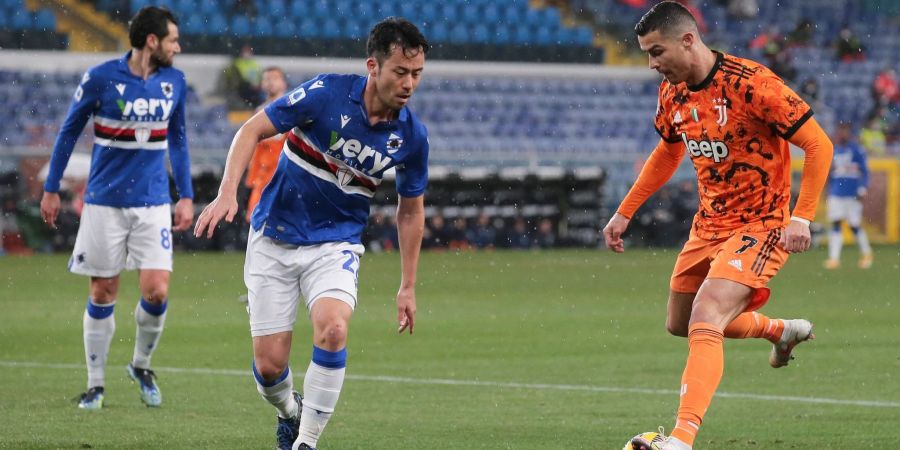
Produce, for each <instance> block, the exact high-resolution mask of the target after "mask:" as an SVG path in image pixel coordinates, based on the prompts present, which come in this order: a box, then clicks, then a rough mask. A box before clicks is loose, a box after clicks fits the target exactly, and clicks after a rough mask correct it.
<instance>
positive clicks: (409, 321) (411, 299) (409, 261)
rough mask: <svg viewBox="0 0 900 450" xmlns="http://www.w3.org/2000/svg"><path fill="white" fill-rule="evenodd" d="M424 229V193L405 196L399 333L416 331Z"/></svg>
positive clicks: (400, 219)
mask: <svg viewBox="0 0 900 450" xmlns="http://www.w3.org/2000/svg"><path fill="white" fill-rule="evenodd" d="M424 232H425V196H424V195H420V196H418V197H403V196H400V202H399V204H398V205H397V237H398V239H399V241H400V270H401V275H400V290H399V291H398V292H397V323H398V324H399V328H398V329H397V331H398V332H400V333H402V332H403V330H405V329H407V328H409V333H410V334H412V332H413V325H414V322H415V317H416V271H417V269H418V267H419V252H420V250H421V247H422V234H423V233H424Z"/></svg>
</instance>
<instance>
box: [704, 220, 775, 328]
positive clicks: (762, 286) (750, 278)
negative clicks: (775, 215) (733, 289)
mask: <svg viewBox="0 0 900 450" xmlns="http://www.w3.org/2000/svg"><path fill="white" fill-rule="evenodd" d="M780 239H781V229H774V230H770V231H762V232H748V233H737V234H735V235H733V236H731V237H730V238H729V239H728V240H727V241H726V242H725V243H724V244H723V245H722V246H721V247H720V248H719V249H718V251H717V252H716V256H715V257H714V258H713V261H712V263H711V264H710V269H709V275H708V278H710V279H724V280H730V281H733V282H735V283H738V284H741V285H744V286H747V287H748V288H749V289H750V291H751V297H750V302H749V304H748V305H747V306H746V310H747V311H754V310H756V309H759V308H760V307H762V306H763V305H764V304H765V302H766V301H768V298H769V295H768V294H769V289H768V287H767V286H768V284H769V280H771V279H772V277H774V276H775V274H777V273H778V271H779V270H781V268H782V267H784V264H785V262H787V259H788V253H787V252H786V251H785V250H784V249H783V248H782V247H781V245H780V244H779V241H780Z"/></svg>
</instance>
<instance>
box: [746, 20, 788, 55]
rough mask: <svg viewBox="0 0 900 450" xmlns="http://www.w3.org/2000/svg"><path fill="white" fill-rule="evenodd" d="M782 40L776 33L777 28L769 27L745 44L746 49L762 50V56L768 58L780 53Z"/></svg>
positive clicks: (774, 26)
mask: <svg viewBox="0 0 900 450" xmlns="http://www.w3.org/2000/svg"><path fill="white" fill-rule="evenodd" d="M783 40H784V38H783V37H782V36H781V33H780V32H779V31H778V26H776V25H771V26H769V27H768V28H766V29H765V30H764V31H763V32H762V33H760V34H759V35H757V36H756V37H755V38H753V39H752V40H750V42H749V43H747V47H749V48H750V50H762V51H763V54H765V55H766V56H769V55H774V54H775V53H778V52H780V51H781V43H782V41H783Z"/></svg>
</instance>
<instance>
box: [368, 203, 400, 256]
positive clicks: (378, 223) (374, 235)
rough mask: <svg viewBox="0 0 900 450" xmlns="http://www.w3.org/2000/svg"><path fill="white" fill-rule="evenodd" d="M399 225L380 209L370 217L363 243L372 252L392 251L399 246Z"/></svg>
mask: <svg viewBox="0 0 900 450" xmlns="http://www.w3.org/2000/svg"><path fill="white" fill-rule="evenodd" d="M397 242H398V239H397V227H396V225H395V224H394V221H393V220H392V219H391V217H389V216H385V215H384V213H382V212H380V211H375V212H373V213H372V214H371V215H370V217H369V225H368V226H367V227H366V229H365V231H364V232H363V245H365V246H366V248H367V249H369V250H370V251H372V252H375V253H380V252H391V251H394V249H396V248H397Z"/></svg>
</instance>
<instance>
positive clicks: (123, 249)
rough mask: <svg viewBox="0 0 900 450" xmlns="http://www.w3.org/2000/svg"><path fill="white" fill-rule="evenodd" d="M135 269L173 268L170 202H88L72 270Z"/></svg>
mask: <svg viewBox="0 0 900 450" xmlns="http://www.w3.org/2000/svg"><path fill="white" fill-rule="evenodd" d="M133 269H140V270H168V271H169V272H171V271H172V213H171V208H170V206H169V205H168V204H166V205H156V206H142V207H137V208H114V207H111V206H102V205H92V204H90V203H85V205H84V209H83V210H82V211H81V223H80V225H79V226H78V236H77V237H76V238H75V249H74V250H73V251H72V258H71V259H69V271H70V272H72V273H76V274H79V275H88V276H92V277H103V278H109V277H114V276H116V275H118V274H119V273H120V272H122V270H133Z"/></svg>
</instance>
